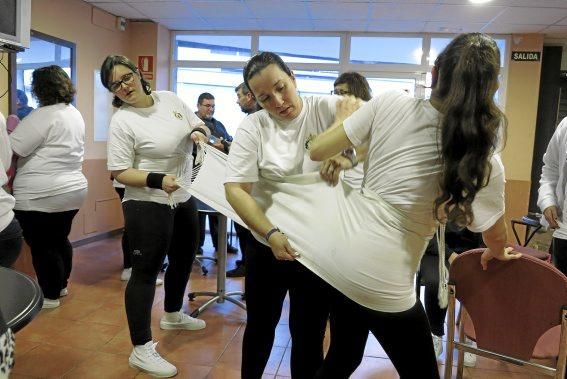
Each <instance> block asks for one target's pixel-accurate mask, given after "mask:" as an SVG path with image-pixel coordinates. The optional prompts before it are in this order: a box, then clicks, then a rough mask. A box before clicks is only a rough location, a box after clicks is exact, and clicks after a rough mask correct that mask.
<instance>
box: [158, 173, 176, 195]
mask: <svg viewBox="0 0 567 379" xmlns="http://www.w3.org/2000/svg"><path fill="white" fill-rule="evenodd" d="M176 180H177V178H176V177H175V176H173V175H166V176H164V177H163V180H162V182H161V189H162V190H164V191H165V192H167V193H172V192H175V191H176V190H177V189H178V188H179V185H178V184H177V182H176Z"/></svg>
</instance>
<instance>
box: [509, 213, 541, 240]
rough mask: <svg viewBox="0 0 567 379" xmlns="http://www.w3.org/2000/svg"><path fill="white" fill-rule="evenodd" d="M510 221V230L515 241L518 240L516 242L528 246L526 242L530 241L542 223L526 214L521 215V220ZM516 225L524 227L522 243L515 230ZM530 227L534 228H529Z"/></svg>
mask: <svg viewBox="0 0 567 379" xmlns="http://www.w3.org/2000/svg"><path fill="white" fill-rule="evenodd" d="M511 222H512V231H513V232H514V237H516V241H518V244H519V245H522V246H528V243H529V242H530V241H531V239H532V238H533V236H534V235H535V234H536V233H537V232H538V230H540V229H541V227H542V225H541V224H540V223H539V221H538V220H535V219H533V218H530V217H527V216H524V217H522V219H521V220H511ZM516 225H524V226H525V227H526V232H525V233H524V243H522V242H520V237H519V236H518V232H517V231H516ZM531 228H534V229H533V230H531ZM530 230H531V231H530Z"/></svg>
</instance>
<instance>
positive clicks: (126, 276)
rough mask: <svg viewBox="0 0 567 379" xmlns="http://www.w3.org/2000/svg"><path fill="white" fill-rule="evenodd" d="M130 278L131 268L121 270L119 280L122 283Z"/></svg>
mask: <svg viewBox="0 0 567 379" xmlns="http://www.w3.org/2000/svg"><path fill="white" fill-rule="evenodd" d="M131 276H132V267H130V268H125V269H124V270H122V274H121V275H120V280H122V281H123V282H127V281H128V280H130V277H131Z"/></svg>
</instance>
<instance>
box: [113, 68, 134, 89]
mask: <svg viewBox="0 0 567 379" xmlns="http://www.w3.org/2000/svg"><path fill="white" fill-rule="evenodd" d="M133 81H134V73H133V72H131V73H129V74H125V75H122V79H120V80H119V81H117V82H112V83H110V86H109V87H108V88H110V90H111V91H112V92H118V91H120V89H121V88H122V84H132V82H133Z"/></svg>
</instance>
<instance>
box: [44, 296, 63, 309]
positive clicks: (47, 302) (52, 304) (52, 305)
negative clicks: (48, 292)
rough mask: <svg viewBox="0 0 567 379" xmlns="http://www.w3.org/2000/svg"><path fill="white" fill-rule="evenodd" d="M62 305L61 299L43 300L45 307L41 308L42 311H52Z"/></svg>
mask: <svg viewBox="0 0 567 379" xmlns="http://www.w3.org/2000/svg"><path fill="white" fill-rule="evenodd" d="M60 305H61V302H60V301H59V299H55V300H53V299H48V298H45V297H44V298H43V305H42V306H41V308H42V309H51V308H57V307H58V306H60Z"/></svg>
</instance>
